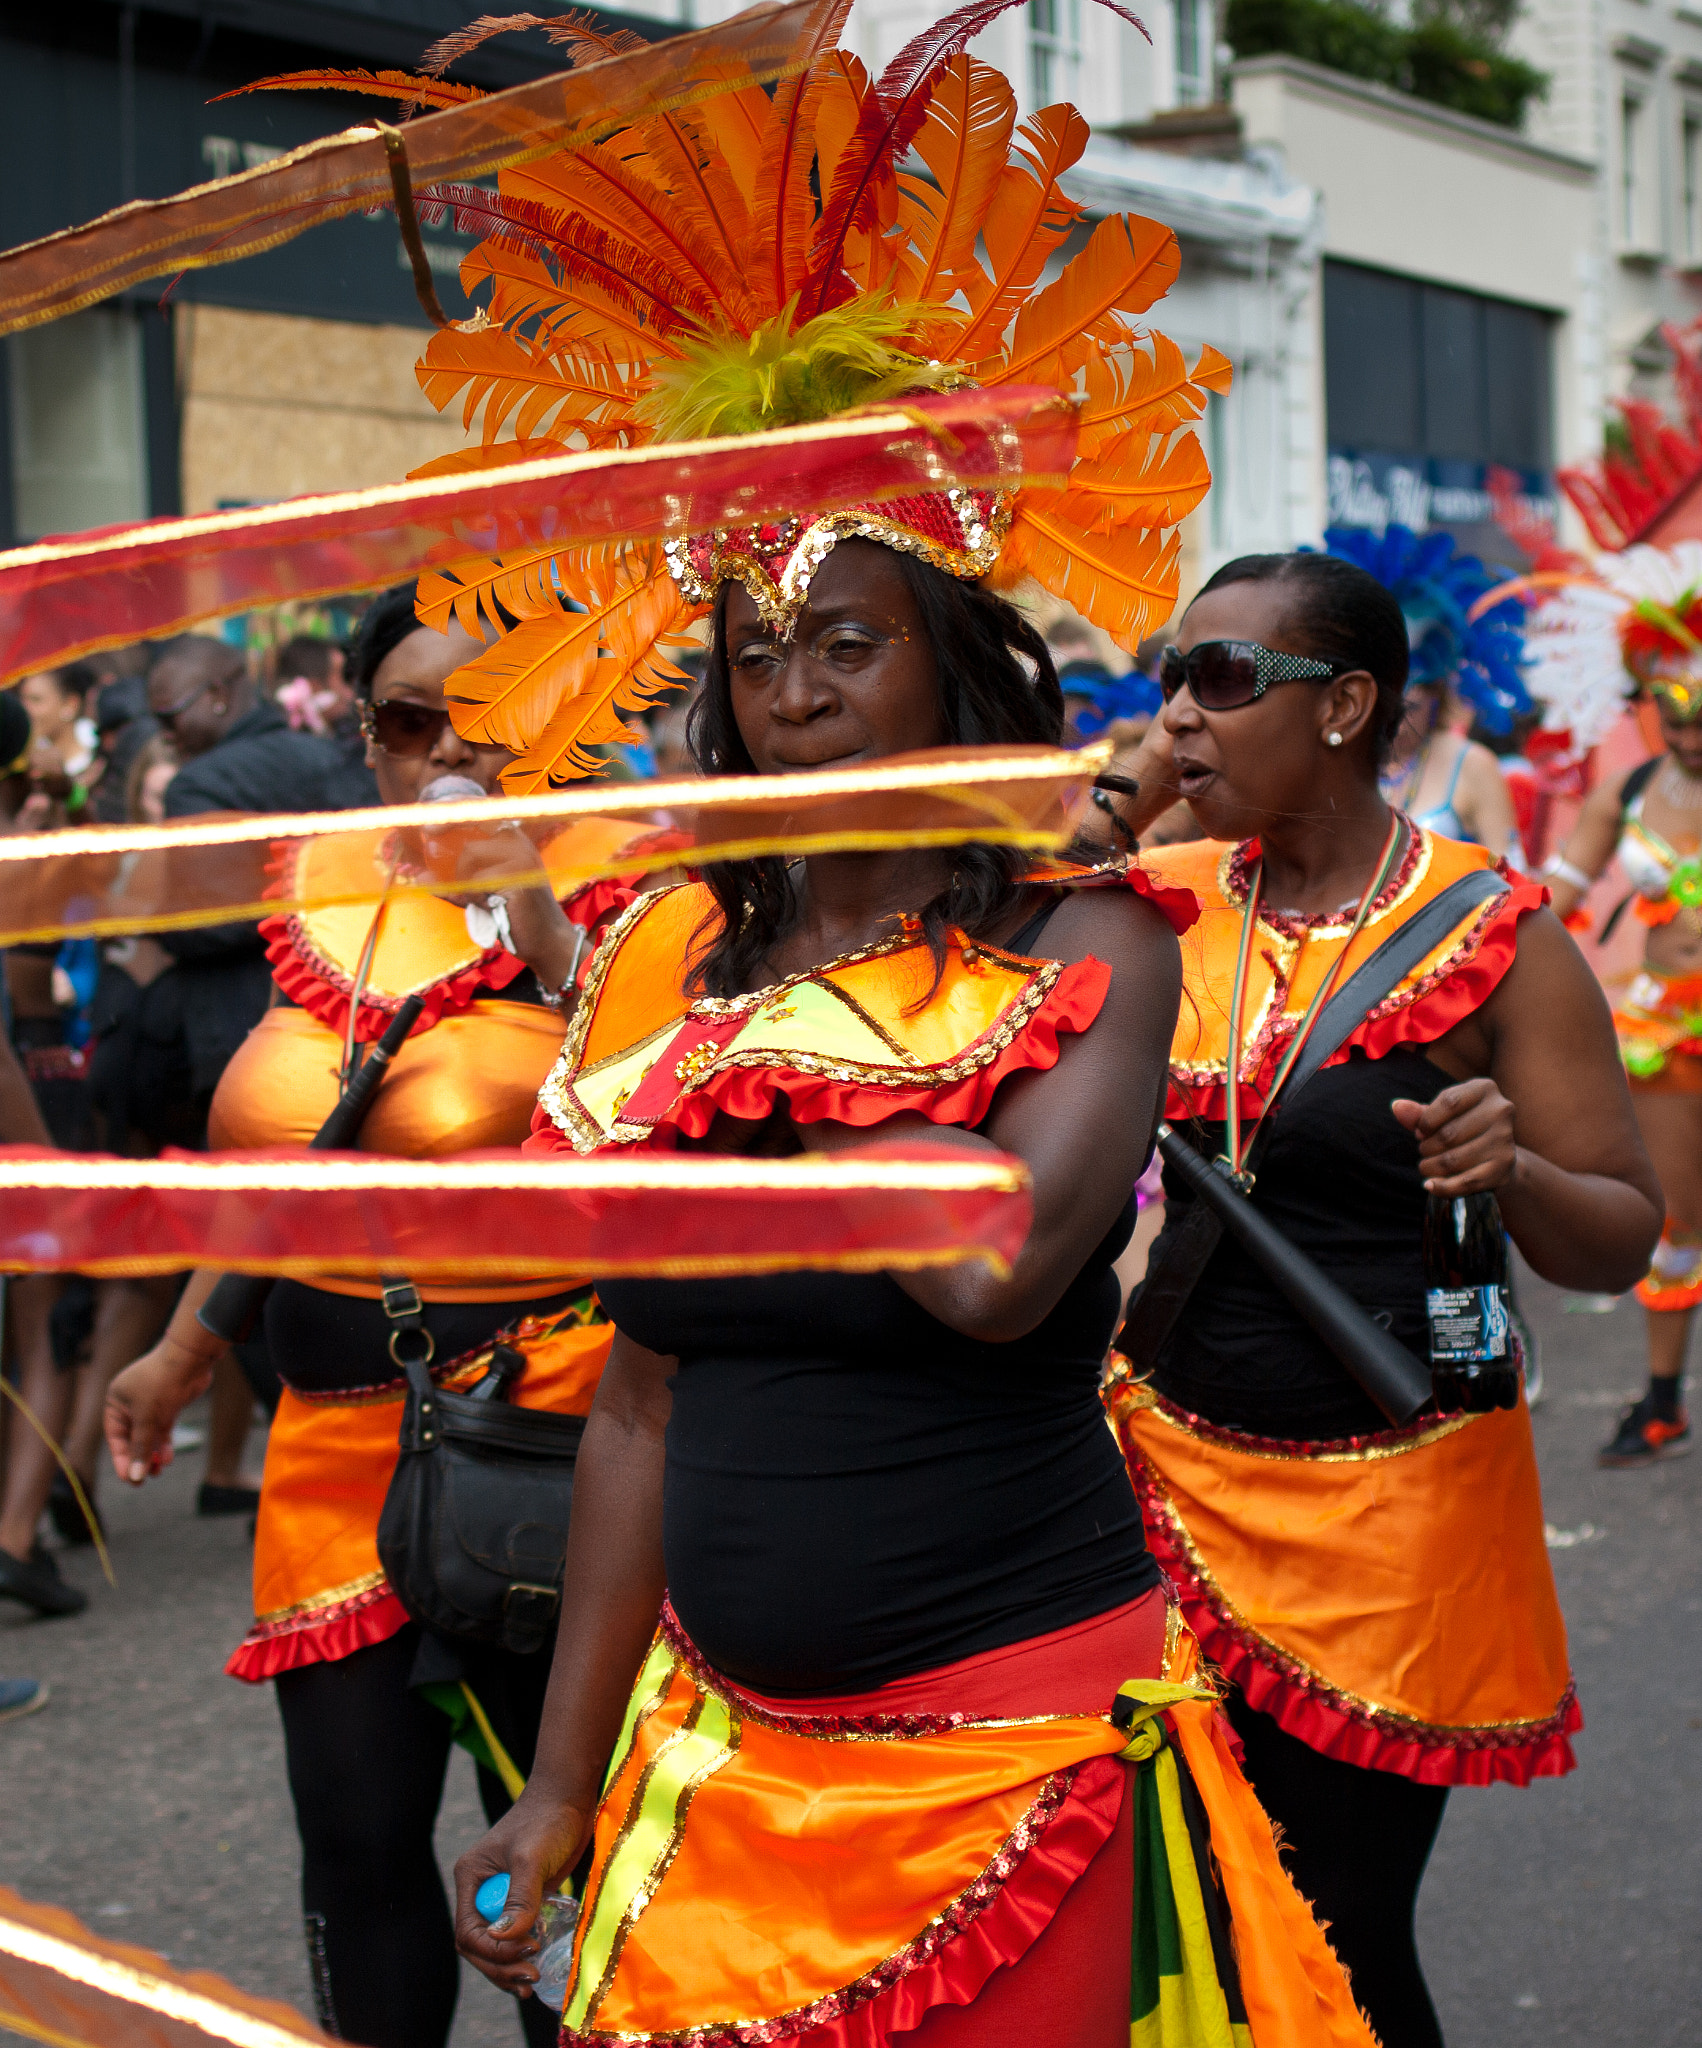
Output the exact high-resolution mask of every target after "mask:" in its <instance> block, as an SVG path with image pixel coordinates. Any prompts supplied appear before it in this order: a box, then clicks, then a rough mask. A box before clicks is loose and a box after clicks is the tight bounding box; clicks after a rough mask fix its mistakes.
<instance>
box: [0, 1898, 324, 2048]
mask: <svg viewBox="0 0 1702 2048" xmlns="http://www.w3.org/2000/svg"><path fill="white" fill-rule="evenodd" d="M0 2033H4V2034H8V2035H11V2034H16V2035H21V2036H22V2037H23V2038H24V2039H25V2040H30V2041H50V2042H53V2043H55V2044H56V2048H118V2044H119V2043H120V2042H123V2043H125V2044H127V2048H207V2044H208V2042H210V2041H228V2042H231V2043H233V2044H235V2048H314V2044H320V2048H331V2043H330V2041H329V2039H328V2037H327V2036H326V2035H324V2034H322V2033H321V2032H320V2031H319V2029H318V2028H317V2027H312V2026H309V2025H308V2023H307V2021H306V2020H304V2019H303V2018H302V2017H301V2016H300V2015H299V2014H298V2013H294V2012H292V2011H291V2010H290V2008H289V2007H288V2006H287V2005H283V2004H280V2003H279V2002H278V2001H277V2000H275V1999H270V1998H254V1997H251V1996H250V1995H249V1993H248V1992H246V1991H238V1990H237V1988H236V1986H235V1985H234V1984H227V1983H225V1982H224V1980H223V1979H222V1978H220V1977H215V1976H214V1975H213V1973H212V1972H211V1971H210V1970H179V1969H176V1968H174V1967H173V1966H172V1964H170V1963H168V1962H167V1961H166V1959H165V1957H164V1956H157V1955H155V1954H154V1953H153V1951H152V1950H151V1949H145V1948H135V1947H133V1946H131V1945H130V1944H129V1943H127V1942H116V1941H102V1940H100V1939H99V1938H98V1937H97V1936H96V1935H93V1934H91V1933H90V1932H89V1930H88V1929H87V1928H86V1927H85V1926H83V1924H82V1922H81V1921H79V1920H76V1919H73V1917H72V1916H71V1915H70V1914H69V1913H67V1912H65V1911H63V1910H62V1909H61V1908H60V1907H58V1906H38V1905H34V1904H32V1903H31V1901H29V1900H28V1899H21V1898H19V1896H18V1895H17V1893H16V1892H13V1891H8V1890H6V1889H5V1888H4V1887H0Z"/></svg>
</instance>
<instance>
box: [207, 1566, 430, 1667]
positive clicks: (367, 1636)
mask: <svg viewBox="0 0 1702 2048" xmlns="http://www.w3.org/2000/svg"><path fill="white" fill-rule="evenodd" d="M409 1619H410V1617H409V1614H408V1610H407V1609H406V1608H405V1607H404V1606H403V1605H402V1603H401V1601H400V1600H398V1599H397V1597H396V1595H395V1594H394V1593H393V1592H391V1590H390V1588H389V1587H388V1586H375V1587H374V1588H373V1589H372V1591H371V1592H370V1593H362V1594H359V1595H358V1596H357V1597H356V1598H355V1599H353V1600H346V1601H343V1602H342V1603H341V1604H340V1605H339V1606H338V1607H337V1608H336V1609H334V1610H333V1612H332V1613H331V1614H330V1615H328V1616H327V1617H326V1618H325V1619H324V1620H322V1621H309V1622H305V1623H302V1624H300V1625H292V1624H291V1623H288V1622H286V1623H285V1624H284V1625H283V1626H282V1627H280V1628H277V1629H274V1630H267V1629H265V1628H264V1627H263V1626H262V1624H261V1623H259V1622H256V1623H255V1625H254V1627H253V1628H251V1629H250V1630H249V1631H248V1633H247V1635H246V1636H244V1637H243V1639H242V1641H241V1642H240V1643H238V1644H237V1646H236V1648H235V1650H233V1651H232V1653H231V1657H230V1661H229V1663H227V1664H226V1666H225V1676H226V1677H227V1678H240V1679H242V1680H244V1681H245V1683H247V1684H249V1685H261V1684H264V1682H265V1681H266V1680H267V1679H268V1678H276V1677H277V1675H278V1673H279V1672H280V1671H296V1670H299V1669H300V1667H301V1666H302V1665H304V1664H335V1663H337V1662H338V1660H339V1659H340V1658H343V1657H352V1656H353V1655H354V1653H355V1651H356V1650H364V1649H367V1648H369V1647H370V1646H371V1645H372V1644H373V1643H387V1642H388V1641H389V1640H390V1638H391V1637H392V1636H393V1635H399V1634H400V1633H401V1631H402V1630H403V1629H405V1628H406V1627H407V1625H408V1622H409Z"/></svg>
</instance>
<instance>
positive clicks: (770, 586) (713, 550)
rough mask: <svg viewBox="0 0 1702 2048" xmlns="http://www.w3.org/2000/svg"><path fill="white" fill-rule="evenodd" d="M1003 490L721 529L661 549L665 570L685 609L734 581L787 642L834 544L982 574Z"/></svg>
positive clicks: (1007, 502)
mask: <svg viewBox="0 0 1702 2048" xmlns="http://www.w3.org/2000/svg"><path fill="white" fill-rule="evenodd" d="M1014 503H1015V499H1014V494H1013V493H1011V492H1009V491H978V490H967V491H965V490H955V489H952V490H944V491H918V492H916V493H914V494H913V495H911V496H909V497H903V498H894V499H889V500H888V501H887V502H886V503H884V504H881V505H852V506H849V507H847V509H846V510H844V511H843V512H829V513H827V514H825V515H824V516H823V517H822V518H820V519H814V520H811V521H810V522H809V524H808V525H805V524H804V523H803V522H802V521H801V520H798V519H775V520H762V521H759V522H757V523H756V524H755V525H752V526H739V527H722V528H718V529H717V530H716V531H714V532H711V533H697V534H693V535H691V537H690V538H689V539H686V540H670V541H666V542H664V543H663V550H664V553H665V554H666V556H667V562H668V568H669V571H670V573H671V574H672V576H673V579H674V581H675V582H676V583H677V584H678V585H679V587H680V590H681V592H682V593H683V594H684V595H685V596H686V597H687V598H689V599H690V600H691V602H692V603H694V604H713V603H714V602H715V599H716V597H717V595H718V594H719V592H720V590H721V587H722V585H723V584H726V583H732V582H737V583H742V584H743V585H744V587H745V589H746V590H748V591H749V592H750V594H751V597H752V599H753V601H754V602H755V604H756V608H757V611H758V612H759V613H760V615H761V617H762V622H763V624H764V625H765V626H767V627H768V628H769V629H770V631H772V632H776V633H778V634H780V636H781V637H782V638H783V639H788V640H789V639H790V638H791V637H792V632H793V629H794V628H795V627H796V625H797V623H798V619H799V616H800V615H801V614H802V612H803V609H804V606H805V604H806V603H807V602H808V600H809V594H810V582H811V579H812V578H813V577H814V575H815V573H816V571H817V570H818V569H819V568H820V567H821V565H822V563H823V562H824V561H826V559H827V557H828V556H829V554H831V553H832V551H833V548H834V546H835V544H836V543H837V542H839V541H842V540H847V539H855V540H872V541H878V542H879V543H880V545H881V546H883V547H889V548H896V549H897V550H898V551H899V552H900V553H901V554H907V555H916V556H918V557H919V558H920V559H921V560H922V561H924V562H927V563H930V564H931V565H932V566H933V567H934V568H936V569H941V570H944V572H945V573H946V575H948V576H958V577H962V578H964V579H966V580H970V581H973V580H975V579H977V578H979V577H982V576H985V575H987V574H988V573H989V572H990V571H991V569H992V567H993V565H994V563H995V562H997V560H998V558H999V549H1000V548H1001V547H1002V546H1003V544H1004V538H1005V535H1006V534H1007V533H1008V532H1009V531H1010V524H1011V517H1012V512H1013V508H1014Z"/></svg>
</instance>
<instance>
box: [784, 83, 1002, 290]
mask: <svg viewBox="0 0 1702 2048" xmlns="http://www.w3.org/2000/svg"><path fill="white" fill-rule="evenodd" d="M1015 126H1016V95H1015V93H1013V92H1012V91H1011V88H1010V84H1009V82H1008V81H1007V80H1006V78H1005V76H1004V74H1003V73H1002V72H999V71H995V70H994V69H993V67H992V65H990V64H982V63H980V62H979V61H978V60H977V59H975V58H973V57H968V56H958V57H954V58H953V59H952V61H951V62H950V63H949V64H948V65H947V66H946V68H945V70H944V72H943V73H942V74H941V75H940V77H939V79H938V80H937V81H936V82H935V85H934V90H933V96H932V98H931V100H930V101H929V104H928V114H927V118H926V119H925V120H924V121H923V123H922V126H921V128H920V129H919V130H918V132H917V135H916V141H915V145H914V146H915V150H916V153H917V155H918V156H920V157H921V159H922V161H923V162H924V163H925V164H926V165H927V166H928V169H929V170H930V171H931V172H932V173H933V183H932V184H927V183H925V182H924V181H923V180H922V179H920V178H916V177H911V176H906V175H904V174H903V173H901V174H900V176H899V180H898V182H899V189H900V193H901V197H900V200H899V207H898V217H899V219H900V221H901V222H902V223H903V224H904V227H905V230H906V238H907V239H908V241H909V244H910V253H909V255H908V256H907V257H906V258H905V259H904V260H902V261H901V262H900V265H899V271H898V277H897V279H896V281H895V285H894V289H895V290H896V292H897V294H898V296H899V297H900V298H901V299H911V300H916V301H919V302H923V303H925V302H927V301H928V300H931V299H937V298H949V297H950V296H951V295H952V293H953V292H954V291H955V290H956V289H957V276H958V273H959V272H960V271H964V270H967V269H968V268H969V267H970V266H971V265H972V264H974V262H975V245H976V242H977V240H978V239H979V237H980V234H981V227H982V223H983V222H984V221H985V219H986V217H987V214H988V211H989V209H990V208H991V207H992V204H993V197H994V194H995V193H996V192H997V191H998V189H999V182H1000V180H1001V178H1002V177H1003V176H1004V172H1005V164H1006V158H1007V157H1008V155H1009V153H1010V144H1011V133H1012V130H1013V129H1014V128H1015ZM822 175H823V182H824V183H825V182H826V171H825V169H824V171H823V174H822Z"/></svg>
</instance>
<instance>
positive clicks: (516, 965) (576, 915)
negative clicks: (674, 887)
mask: <svg viewBox="0 0 1702 2048" xmlns="http://www.w3.org/2000/svg"><path fill="white" fill-rule="evenodd" d="M658 836H660V835H658ZM275 886H276V887H277V888H281V887H282V883H281V882H280V883H279V884H277V885H275ZM267 893H268V894H271V893H273V892H272V891H271V890H269V891H268V892H267ZM637 897H638V890H637V888H636V887H635V886H634V884H633V883H631V882H629V881H621V880H613V881H601V882H587V883H586V885H585V887H584V888H583V889H576V890H575V891H574V892H573V894H572V895H571V896H566V897H563V899H562V908H563V910H565V911H566V912H567V915H568V917H569V918H570V919H571V921H572V922H573V923H574V924H577V925H583V926H584V928H585V929H586V931H588V932H590V933H592V934H593V935H594V934H595V933H596V931H597V928H598V927H599V926H600V925H602V924H605V923H607V921H608V920H609V919H610V918H612V917H618V916H619V914H620V913H621V912H622V911H623V910H625V909H626V908H627V906H628V905H629V904H630V903H633V902H635V901H636V900H637ZM260 936H261V938H262V939H263V940H264V941H265V945H266V958H267V959H268V960H269V961H270V962H271V964H272V979H273V980H274V981H275V982H276V983H277V984H278V986H279V988H281V989H282V990H283V992H284V994H285V995H287V996H288V997H289V999H290V1000H291V1002H293V1003H298V1004H299V1005H300V1006H301V1008H302V1009H304V1010H305V1011H306V1012H307V1013H308V1015H309V1016H310V1017H314V1018H316V1019H317V1020H318V1021H319V1022H320V1023H321V1024H325V1025H328V1026H329V1027H330V1028H331V1029H332V1030H333V1031H345V1030H347V1029H348V1021H349V994H350V990H351V988H352V985H353V984H352V983H351V982H350V980H349V978H348V977H347V976H346V975H344V974H342V973H341V972H340V970H338V969H336V968H334V967H332V966H331V964H330V962H329V961H327V960H325V959H323V958H322V957H321V956H320V955H319V954H318V953H316V952H314V951H313V950H312V948H311V947H310V946H309V945H308V943H307V940H306V938H305V937H304V936H303V935H302V933H301V931H300V928H299V927H298V926H297V925H296V921H295V919H294V918H293V917H265V918H262V919H261V920H260ZM595 951H596V947H595V946H594V945H592V946H587V947H586V949H585V953H584V958H583V960H582V961H581V964H580V972H579V978H580V981H581V983H583V981H584V977H585V974H586V971H587V970H588V969H589V967H590V965H591V958H592V955H593V954H594V953H595ZM525 971H526V963H525V961H524V960H520V959H517V958H516V957H515V956H514V954H512V953H510V952H507V951H505V950H504V948H503V947H501V946H492V947H491V948H490V949H489V951H487V952H485V953H484V954H482V955H481V956H480V957H479V958H478V959H477V960H474V961H472V962H471V963H470V964H469V965H468V966H466V967H463V968H461V969H460V970H459V971H458V972H457V973H454V974H450V975H446V976H445V977H444V979H443V980H442V981H438V982H434V983H433V984H432V985H431V987H430V988H429V989H425V990H422V991H421V993H422V994H423V996H424V998H425V1007H424V1009H423V1010H422V1011H421V1012H420V1020H419V1022H418V1023H417V1024H416V1025H415V1026H414V1032H415V1033H418V1032H421V1031H429V1030H430V1029H431V1027H432V1026H433V1025H434V1024H435V1023H436V1022H437V1021H438V1019H439V1018H440V1017H445V1016H453V1015H455V1014H456V1013H457V1012H459V1011H462V1010H465V1009H468V1008H470V1007H471V1005H472V1003H473V1002H474V1000H475V999H476V998H477V997H478V996H479V995H481V994H485V995H497V994H500V993H501V991H502V990H503V989H505V988H507V987H508V985H509V983H510V982H512V981H516V980H518V979H519V977H520V976H521V975H522V974H524V973H525ZM400 1007H401V1005H400V1003H399V1002H393V1003H390V1004H388V1005H384V1004H379V1003H374V1002H371V1001H367V1000H363V1001H362V1003H361V1006H360V1015H359V1016H358V1017H357V1018H356V1020H355V1037H356V1038H357V1039H359V1040H362V1041H363V1042H364V1041H366V1040H371V1039H379V1038H382V1037H383V1036H384V1033H385V1030H386V1028H387V1027H388V1025H389V1023H390V1020H391V1018H392V1017H393V1016H394V1015H395V1014H396V1011H397V1010H398V1009H399V1008H400Z"/></svg>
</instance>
